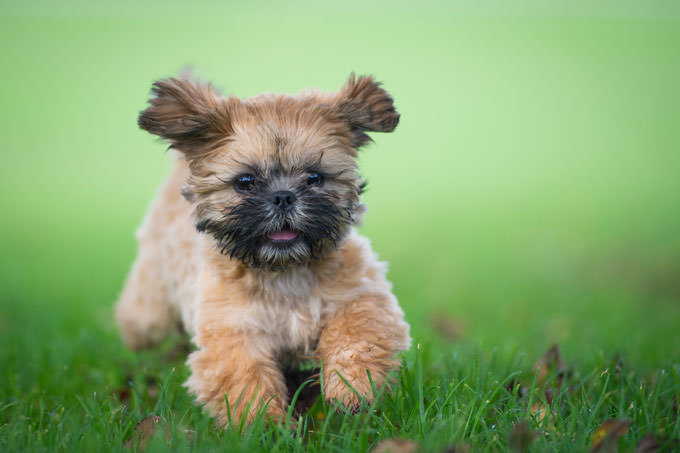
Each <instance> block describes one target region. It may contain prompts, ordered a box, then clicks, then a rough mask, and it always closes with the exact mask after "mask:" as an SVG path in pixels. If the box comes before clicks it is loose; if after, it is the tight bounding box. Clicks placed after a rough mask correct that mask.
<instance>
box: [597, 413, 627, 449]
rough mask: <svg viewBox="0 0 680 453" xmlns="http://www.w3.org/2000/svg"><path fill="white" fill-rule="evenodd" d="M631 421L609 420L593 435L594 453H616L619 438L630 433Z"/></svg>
mask: <svg viewBox="0 0 680 453" xmlns="http://www.w3.org/2000/svg"><path fill="white" fill-rule="evenodd" d="M629 424H630V421H629V420H607V421H606V422H604V423H602V424H601V425H600V427H599V428H597V430H596V431H595V434H593V440H592V447H591V449H590V451H592V452H596V451H599V452H603V453H610V452H611V453H615V452H617V451H618V443H619V438H621V436H623V435H624V434H626V433H627V432H628V425H629Z"/></svg>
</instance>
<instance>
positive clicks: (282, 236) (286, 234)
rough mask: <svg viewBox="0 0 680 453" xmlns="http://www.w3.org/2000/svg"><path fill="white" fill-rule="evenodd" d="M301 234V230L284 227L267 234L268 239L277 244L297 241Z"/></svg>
mask: <svg viewBox="0 0 680 453" xmlns="http://www.w3.org/2000/svg"><path fill="white" fill-rule="evenodd" d="M299 235H300V234H299V232H298V231H296V230H293V229H291V228H284V229H282V230H279V231H273V232H271V233H269V234H267V239H269V240H270V241H272V242H275V243H277V244H286V243H290V242H293V241H295V240H296V239H297V238H298V236H299Z"/></svg>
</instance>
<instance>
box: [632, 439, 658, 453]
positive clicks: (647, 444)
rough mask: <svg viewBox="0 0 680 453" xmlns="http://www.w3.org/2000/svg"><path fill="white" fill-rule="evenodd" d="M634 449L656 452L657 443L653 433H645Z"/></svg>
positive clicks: (648, 452) (639, 451) (642, 451)
mask: <svg viewBox="0 0 680 453" xmlns="http://www.w3.org/2000/svg"><path fill="white" fill-rule="evenodd" d="M635 451H636V452H637V453H656V452H657V451H659V443H658V442H657V441H656V437H654V434H647V435H646V436H645V437H643V438H642V439H640V442H639V443H638V446H637V449H635Z"/></svg>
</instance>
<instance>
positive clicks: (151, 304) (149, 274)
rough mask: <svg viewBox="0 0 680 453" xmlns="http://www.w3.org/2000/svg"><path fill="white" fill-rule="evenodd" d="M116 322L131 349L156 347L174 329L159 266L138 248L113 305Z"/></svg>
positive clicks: (150, 256) (157, 262) (151, 257)
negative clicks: (116, 300)
mask: <svg viewBox="0 0 680 453" xmlns="http://www.w3.org/2000/svg"><path fill="white" fill-rule="evenodd" d="M141 245H142V244H140V246H141ZM116 321H117V322H118V326H119V328H120V332H121V336H122V337H123V341H124V342H125V344H126V345H127V346H128V347H130V348H132V349H142V348H148V347H151V346H153V345H155V344H156V343H158V342H159V341H160V340H162V339H163V338H164V337H165V336H166V335H167V334H168V333H169V332H170V330H172V329H173V328H174V327H175V325H174V317H173V316H172V313H171V310H170V305H169V301H168V294H167V289H166V287H165V283H164V280H163V278H162V275H161V263H160V262H159V260H158V259H156V255H155V254H153V253H151V251H150V250H145V249H143V248H141V247H140V254H139V256H138V257H137V259H136V260H135V263H134V264H133V266H132V270H131V271H130V275H129V276H128V279H127V282H126V283H125V288H124V289H123V292H122V293H121V296H120V298H119V299H118V303H117V304H116Z"/></svg>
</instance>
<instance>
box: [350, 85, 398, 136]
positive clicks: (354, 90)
mask: <svg viewBox="0 0 680 453" xmlns="http://www.w3.org/2000/svg"><path fill="white" fill-rule="evenodd" d="M380 85H381V84H380V82H376V81H374V80H373V77H370V76H360V77H358V78H357V77H355V76H354V74H351V75H350V76H349V79H348V80H347V83H345V86H344V87H343V88H342V90H340V92H339V93H338V98H337V102H338V110H339V111H340V114H341V115H342V116H343V118H344V119H345V120H346V121H348V122H349V125H350V131H351V133H352V142H353V145H354V147H355V148H358V147H360V146H361V145H363V144H364V143H366V142H367V141H369V140H371V138H370V137H369V136H368V135H366V132H392V131H393V130H394V128H395V127H397V124H398V123H399V113H397V111H396V110H395V109H394V101H393V100H392V97H391V96H390V95H389V94H388V93H387V91H385V90H383V89H382V88H380Z"/></svg>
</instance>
